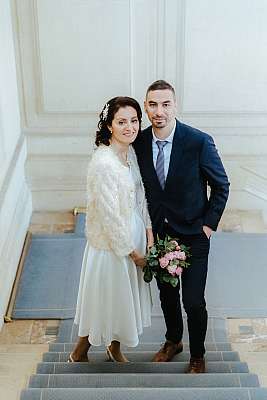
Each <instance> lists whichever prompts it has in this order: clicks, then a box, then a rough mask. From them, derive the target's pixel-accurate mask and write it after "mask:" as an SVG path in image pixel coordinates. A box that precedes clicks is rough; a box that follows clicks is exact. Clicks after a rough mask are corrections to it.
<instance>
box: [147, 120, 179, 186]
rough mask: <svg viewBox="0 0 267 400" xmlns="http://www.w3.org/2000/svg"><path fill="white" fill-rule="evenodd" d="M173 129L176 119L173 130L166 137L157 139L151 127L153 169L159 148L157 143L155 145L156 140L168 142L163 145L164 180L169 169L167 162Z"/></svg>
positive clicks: (170, 149) (168, 162) (168, 160)
mask: <svg viewBox="0 0 267 400" xmlns="http://www.w3.org/2000/svg"><path fill="white" fill-rule="evenodd" d="M175 129H176V121H175V124H174V127H173V130H172V131H171V133H170V135H169V136H168V137H166V139H158V138H157V136H156V135H155V132H154V131H153V128H152V135H153V139H152V152H153V164H154V167H155V169H156V162H157V157H158V153H159V148H158V145H157V143H156V142H157V141H160V142H168V143H167V144H166V145H165V146H164V147H163V153H164V176H165V180H166V178H167V175H168V171H169V164H170V158H171V151H172V142H173V136H174V132H175Z"/></svg>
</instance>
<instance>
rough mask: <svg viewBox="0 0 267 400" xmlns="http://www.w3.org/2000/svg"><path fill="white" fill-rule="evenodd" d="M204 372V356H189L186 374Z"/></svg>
mask: <svg viewBox="0 0 267 400" xmlns="http://www.w3.org/2000/svg"><path fill="white" fill-rule="evenodd" d="M204 372H206V365H205V359H204V357H200V358H197V357H191V358H190V363H189V366H188V368H187V370H186V373H187V374H202V373H204Z"/></svg>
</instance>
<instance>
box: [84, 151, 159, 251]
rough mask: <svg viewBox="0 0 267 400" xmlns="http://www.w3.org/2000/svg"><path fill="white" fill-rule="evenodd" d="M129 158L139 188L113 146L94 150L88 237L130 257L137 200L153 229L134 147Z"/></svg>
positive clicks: (102, 247)
mask: <svg viewBox="0 0 267 400" xmlns="http://www.w3.org/2000/svg"><path fill="white" fill-rule="evenodd" d="M128 160H129V162H130V165H131V168H132V170H133V172H134V173H135V175H136V176H138V181H140V184H138V185H137V186H136V187H135V186H134V184H133V181H132V179H130V175H129V170H128V167H126V166H124V165H123V164H122V163H121V161H120V160H119V158H118V156H117V155H116V154H115V152H114V150H113V149H112V148H111V147H110V146H105V145H100V146H99V147H98V148H97V149H96V150H95V151H94V153H93V155H92V158H91V160H90V162H89V168H88V177H87V213H86V227H85V234H86V237H87V239H88V241H89V243H90V245H92V246H93V247H95V248H99V249H106V250H111V251H114V253H116V254H117V255H118V256H126V255H128V254H129V253H131V251H132V250H134V244H133V241H132V234H131V215H132V212H133V207H134V206H135V202H136V199H137V206H138V208H139V211H140V214H141V215H142V216H143V220H144V224H145V227H146V228H151V221H150V218H149V214H148V210H147V203H146V198H145V192H144V187H143V183H142V179H141V175H140V171H139V167H138V164H137V159H136V155H135V152H134V149H133V148H132V146H130V147H129V153H128ZM135 192H136V193H135ZM135 196H136V197H135Z"/></svg>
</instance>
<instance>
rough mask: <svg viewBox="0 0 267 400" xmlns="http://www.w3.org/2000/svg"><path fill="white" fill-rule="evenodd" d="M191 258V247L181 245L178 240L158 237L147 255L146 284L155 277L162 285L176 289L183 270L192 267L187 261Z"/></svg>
mask: <svg viewBox="0 0 267 400" xmlns="http://www.w3.org/2000/svg"><path fill="white" fill-rule="evenodd" d="M189 257H190V252H189V247H187V246H185V245H184V244H179V243H178V240H177V239H173V238H171V237H170V236H168V235H167V236H166V237H165V239H160V238H159V237H158V236H157V241H156V242H155V244H154V246H152V247H151V248H150V249H149V252H148V253H147V255H146V260H147V264H146V266H145V267H144V270H143V271H144V280H145V282H148V283H149V282H151V281H152V279H153V277H155V278H157V279H158V280H159V281H160V282H161V283H163V282H166V283H169V284H171V285H172V286H173V287H176V286H177V284H178V281H179V276H180V275H181V274H182V272H183V269H184V268H188V266H189V265H190V263H189V262H188V261H187V260H188V258H189Z"/></svg>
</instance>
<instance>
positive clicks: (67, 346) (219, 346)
mask: <svg viewBox="0 0 267 400" xmlns="http://www.w3.org/2000/svg"><path fill="white" fill-rule="evenodd" d="M162 344H163V343H162V342H161V343H140V344H139V345H138V346H137V347H135V351H155V352H156V351H158V350H159V348H160V346H161V345H162ZM183 345H184V350H185V351H189V344H188V343H183ZM74 346H75V343H50V344H49V352H70V351H72V349H73V348H74ZM205 347H206V350H207V351H231V350H232V347H231V343H229V342H221V343H219V342H218V343H215V342H208V343H205ZM121 348H122V350H123V351H129V350H130V348H129V347H126V346H121ZM90 351H105V347H104V346H92V348H91V349H90Z"/></svg>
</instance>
